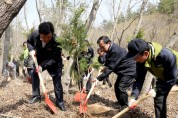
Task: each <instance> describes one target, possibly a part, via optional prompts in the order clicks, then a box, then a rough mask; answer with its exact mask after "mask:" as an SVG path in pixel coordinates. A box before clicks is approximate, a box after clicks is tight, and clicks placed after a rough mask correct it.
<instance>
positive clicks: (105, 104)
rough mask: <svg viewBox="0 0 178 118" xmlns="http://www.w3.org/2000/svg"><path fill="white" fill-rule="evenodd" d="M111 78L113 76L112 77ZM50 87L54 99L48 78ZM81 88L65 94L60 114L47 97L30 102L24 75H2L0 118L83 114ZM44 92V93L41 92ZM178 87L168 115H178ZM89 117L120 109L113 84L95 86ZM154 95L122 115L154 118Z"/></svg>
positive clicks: (107, 116) (171, 117) (107, 115)
mask: <svg viewBox="0 0 178 118" xmlns="http://www.w3.org/2000/svg"><path fill="white" fill-rule="evenodd" d="M111 79H112V78H111ZM46 82H47V83H46V87H47V91H48V93H49V95H50V98H51V100H52V101H54V93H53V85H52V80H51V79H50V78H47V80H46ZM77 91H78V89H77V88H76V87H72V88H70V89H69V94H66V93H65V94H64V101H65V105H66V108H67V111H66V112H62V111H60V110H59V109H57V111H58V113H57V114H52V113H51V112H50V110H49V108H48V107H46V104H45V102H44V101H42V102H41V103H36V104H32V105H31V104H28V99H29V98H30V95H31V84H29V83H28V82H27V80H26V79H25V78H18V79H16V80H12V81H10V82H7V80H6V79H5V78H4V77H1V78H0V96H1V100H0V118H82V115H80V114H79V103H75V102H74V101H73V100H74V95H75V93H76V92H77ZM42 95H43V94H42ZM177 99H178V88H175V89H174V90H173V91H172V92H171V93H170V94H169V96H168V118H177V117H178V113H177V111H178V101H177ZM87 106H88V111H87V114H86V117H88V118H111V117H112V116H114V115H115V114H117V113H118V112H119V110H118V109H116V107H117V106H116V98H115V95H114V90H113V87H112V88H109V87H108V86H107V85H106V86H103V85H99V86H97V87H96V88H95V89H94V92H93V93H92V95H91V98H90V99H89V102H88V105H87ZM153 113H154V109H153V98H148V99H147V100H145V101H143V102H142V103H141V104H140V105H139V106H138V107H137V108H136V109H134V110H132V111H129V112H128V113H126V114H125V115H124V116H123V118H153V117H154V114H153Z"/></svg>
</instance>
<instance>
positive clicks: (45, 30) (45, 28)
mask: <svg viewBox="0 0 178 118" xmlns="http://www.w3.org/2000/svg"><path fill="white" fill-rule="evenodd" d="M38 31H39V33H40V34H44V35H47V34H49V33H52V34H53V33H54V27H53V24H52V23H51V22H43V23H41V24H40V25H39V27H38Z"/></svg>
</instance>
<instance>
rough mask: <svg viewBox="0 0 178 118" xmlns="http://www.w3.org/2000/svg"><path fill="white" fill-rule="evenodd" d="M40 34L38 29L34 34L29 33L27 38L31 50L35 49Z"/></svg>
mask: <svg viewBox="0 0 178 118" xmlns="http://www.w3.org/2000/svg"><path fill="white" fill-rule="evenodd" d="M37 35H38V31H35V32H33V33H32V34H30V35H29V37H28V39H27V47H28V50H29V52H30V51H32V50H35V49H34V46H35V43H36V39H35V38H36V36H37Z"/></svg>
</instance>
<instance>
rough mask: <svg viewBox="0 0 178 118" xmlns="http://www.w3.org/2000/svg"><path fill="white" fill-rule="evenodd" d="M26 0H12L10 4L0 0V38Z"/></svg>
mask: <svg viewBox="0 0 178 118" xmlns="http://www.w3.org/2000/svg"><path fill="white" fill-rule="evenodd" d="M6 1H7V0H6ZM26 1H27V0H13V2H12V4H8V3H7V2H5V1H4V0H0V38H1V36H2V34H3V32H4V31H5V30H6V28H7V27H8V25H9V23H10V22H11V21H12V20H13V18H14V17H15V16H16V15H17V14H18V13H19V11H20V9H21V8H22V7H23V5H24V4H25V2H26Z"/></svg>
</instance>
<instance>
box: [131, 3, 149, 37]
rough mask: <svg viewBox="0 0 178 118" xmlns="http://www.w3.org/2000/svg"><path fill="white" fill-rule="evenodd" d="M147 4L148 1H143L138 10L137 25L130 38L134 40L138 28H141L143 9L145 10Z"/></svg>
mask: <svg viewBox="0 0 178 118" xmlns="http://www.w3.org/2000/svg"><path fill="white" fill-rule="evenodd" d="M147 2H148V0H143V3H142V6H141V9H140V16H139V19H138V24H137V27H136V28H135V31H134V34H133V36H132V38H135V37H136V36H137V34H138V32H139V30H140V26H141V23H142V18H143V13H144V9H145V6H146V4H147Z"/></svg>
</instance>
